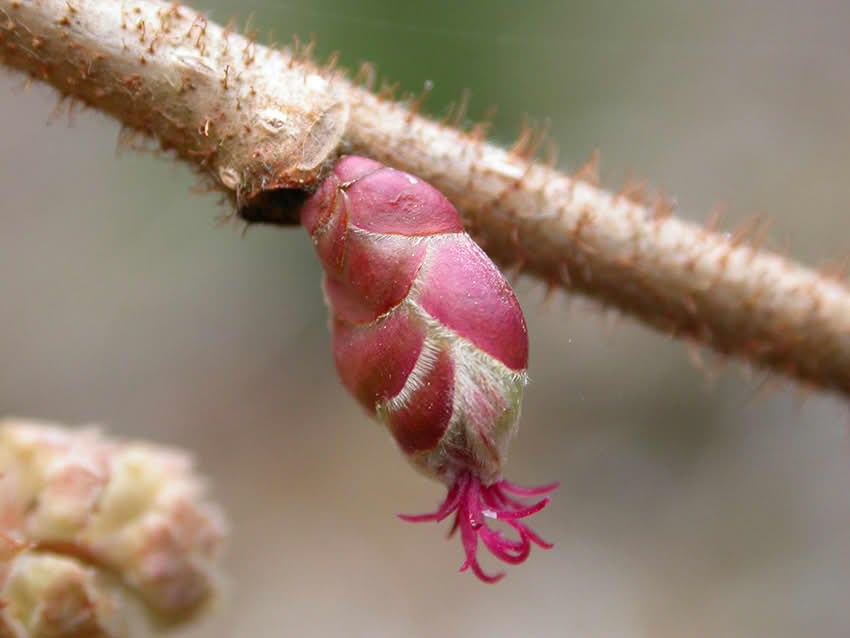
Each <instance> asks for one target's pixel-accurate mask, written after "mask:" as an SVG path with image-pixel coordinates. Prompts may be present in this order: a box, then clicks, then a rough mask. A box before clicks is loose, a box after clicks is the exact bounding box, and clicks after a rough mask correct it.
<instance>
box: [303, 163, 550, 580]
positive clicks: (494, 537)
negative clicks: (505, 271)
mask: <svg viewBox="0 0 850 638" xmlns="http://www.w3.org/2000/svg"><path fill="white" fill-rule="evenodd" d="M301 223H302V225H303V226H304V227H305V228H306V230H307V232H308V234H309V235H310V237H311V239H312V241H313V243H314V246H315V248H316V252H317V254H318V257H319V260H320V261H321V264H322V268H323V270H324V291H325V297H326V300H327V303H328V306H329V308H330V311H331V315H332V318H331V331H332V339H333V353H334V360H335V363H336V367H337V370H338V372H339V375H340V378H341V380H342V383H343V385H345V387H346V388H347V389H348V390H349V391H350V392H351V393H352V394H353V395H354V397H355V398H356V399H357V400H358V401H359V402H360V404H361V405H362V406H363V407H364V408H365V409H366V410H367V411H368V412H369V413H370V414H372V415H373V416H375V417H376V418H377V419H378V420H380V421H382V422H383V423H384V424H386V426H387V427H388V429H389V430H390V432H391V433H392V435H393V437H394V438H395V440H396V442H397V443H398V446H399V448H400V449H401V450H402V452H404V453H405V455H406V456H407V457H408V459H410V461H411V462H412V463H413V464H414V465H415V466H416V467H417V468H418V469H420V470H422V471H423V472H425V473H426V474H428V475H430V476H432V477H434V478H436V479H438V480H440V481H442V482H444V483H445V484H446V485H447V486H448V487H449V495H448V497H447V499H446V502H444V504H443V506H442V507H441V508H440V510H438V512H437V513H435V515H432V516H426V517H406V518H407V519H408V520H439V519H441V518H445V517H446V516H448V515H449V514H451V513H452V512H457V515H456V519H455V527H456V528H457V527H459V528H460V530H461V536H462V540H463V544H464V548H465V551H466V554H467V561H466V563H465V564H464V567H463V568H462V569H466V568H472V570H473V571H474V572H475V573H476V574H477V575H478V576H479V578H482V579H483V580H487V581H492V580H497V579H498V577H499V576H488V575H487V574H485V573H484V572H483V571H482V570H481V568H480V567H479V566H478V563H477V561H476V559H475V547H476V546H477V540H478V538H481V540H483V541H484V543H485V544H486V545H487V547H488V548H489V549H490V551H491V552H492V553H493V554H494V555H496V556H497V557H498V558H501V559H502V560H505V561H506V562H521V561H522V560H524V559H525V557H526V556H527V555H528V550H529V541H531V542H535V543H537V544H539V545H541V546H544V547H547V546H548V545H547V544H546V543H543V542H542V541H540V539H539V538H537V537H536V536H535V535H534V533H533V532H531V531H530V530H529V529H528V528H527V527H526V526H524V525H522V524H520V523H518V522H517V519H518V518H522V517H524V516H528V515H530V514H533V513H534V512H536V511H538V510H539V509H541V508H542V507H543V506H545V504H546V503H547V502H548V500H547V499H544V500H542V501H540V502H538V503H537V504H535V505H534V506H532V507H530V508H528V507H525V506H524V505H522V504H521V503H518V502H516V501H514V500H512V498H511V497H509V496H508V493H512V494H515V495H516V494H518V495H521V496H534V495H537V494H542V493H545V492H546V491H549V490H550V489H554V488H553V487H552V486H548V487H547V488H541V489H539V490H524V489H523V488H518V487H516V486H513V485H511V484H510V483H507V482H506V481H503V480H502V470H503V467H504V464H505V462H506V457H507V449H508V444H509V443H510V440H511V438H512V437H513V436H514V434H515V433H516V428H517V422H518V419H519V414H520V407H521V402H522V395H523V390H524V387H525V384H526V382H527V375H526V368H527V365H528V335H527V330H526V325H525V320H524V318H523V315H522V310H521V309H520V306H519V303H518V302H517V300H516V297H515V296H514V294H513V291H512V290H511V288H510V286H509V285H508V283H507V281H505V279H504V277H503V276H502V274H501V273H500V272H499V270H498V269H497V268H496V266H495V265H494V264H493V263H492V261H490V259H489V258H488V257H487V256H486V255H485V254H484V252H483V251H482V250H481V249H480V248H479V247H478V245H477V244H475V242H473V241H472V239H471V238H470V237H469V235H467V234H466V233H465V232H464V230H463V225H462V223H461V221H460V217H459V215H458V213H457V211H456V210H455V208H454V207H453V206H452V205H451V203H450V202H449V201H448V200H447V199H446V198H445V197H444V196H443V195H442V194H441V193H440V192H439V191H437V190H436V189H435V188H433V187H432V186H430V185H429V184H427V183H426V182H424V181H422V180H420V179H418V178H416V177H414V176H412V175H409V174H407V173H403V172H401V171H396V170H393V169H391V168H388V167H386V166H383V165H381V164H379V163H378V162H374V161H372V160H368V159H365V158H362V157H346V158H343V159H341V160H340V161H338V162H337V163H336V165H335V166H334V169H333V171H332V173H331V174H330V175H329V176H328V177H327V178H326V179H325V181H324V182H323V183H322V185H321V186H320V188H319V189H318V190H317V191H316V193H314V194H313V195H312V196H311V197H310V198H309V199H308V200H307V201H306V202H305V204H304V206H303V208H302V211H301ZM511 489H513V490H515V491H511ZM438 515H439V516H438ZM482 516H489V517H491V518H502V519H503V520H510V521H511V522H510V523H509V525H511V527H514V529H516V530H517V531H518V532H519V534H520V540H519V541H511V540H508V539H505V538H504V537H503V536H502V535H501V533H497V532H493V531H492V530H490V529H489V528H487V527H486V525H483V519H482Z"/></svg>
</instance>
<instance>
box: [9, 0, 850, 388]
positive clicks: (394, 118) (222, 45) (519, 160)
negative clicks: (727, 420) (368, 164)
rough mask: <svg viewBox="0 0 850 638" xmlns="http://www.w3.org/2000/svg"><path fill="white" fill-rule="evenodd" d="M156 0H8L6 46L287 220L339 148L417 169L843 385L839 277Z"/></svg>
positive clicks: (517, 260) (788, 362) (706, 324)
mask: <svg viewBox="0 0 850 638" xmlns="http://www.w3.org/2000/svg"><path fill="white" fill-rule="evenodd" d="M308 57H309V56H308V55H306V54H305V53H304V52H303V51H299V50H297V47H296V48H295V50H293V49H291V48H286V49H283V50H279V51H278V50H272V49H269V48H266V47H264V46H261V45H259V44H257V43H255V42H254V41H252V40H251V39H250V38H246V37H244V36H242V35H239V34H236V33H232V32H231V31H230V29H228V28H224V27H221V26H219V25H215V24H213V23H211V22H208V21H207V20H206V18H204V17H203V16H202V15H201V14H198V13H197V12H195V11H193V10H191V9H189V8H187V7H177V6H176V5H170V4H164V3H161V2H155V1H151V0H133V1H128V2H121V3H117V2H111V1H110V0H69V1H67V2H66V1H65V0H29V1H28V2H24V1H23V0H0V61H2V62H3V63H4V64H5V65H7V66H8V67H11V68H14V69H18V70H21V71H23V72H26V73H29V74H30V75H31V76H32V77H34V78H35V79H38V80H41V81H44V82H47V83H49V84H51V85H53V86H54V87H56V88H57V89H58V90H59V91H60V92H61V93H62V94H63V95H66V96H69V97H71V98H73V99H76V100H79V101H81V102H83V103H85V104H87V105H88V106H90V107H93V108H96V109H98V110H101V111H103V112H106V113H109V114H111V115H113V116H114V117H116V118H117V119H119V120H120V121H121V122H122V124H123V125H124V126H126V127H128V128H129V129H133V130H137V131H141V132H143V133H145V134H147V135H150V136H152V137H154V138H155V139H157V140H158V141H159V143H160V144H161V145H162V146H163V147H164V148H167V149H173V150H174V151H175V152H176V153H177V155H178V156H179V157H181V158H182V159H184V160H186V161H187V162H189V163H191V164H192V165H193V166H195V167H196V168H197V169H198V170H200V171H201V172H202V173H203V174H204V175H206V176H208V177H209V179H210V180H211V182H212V184H213V185H214V186H215V187H216V188H217V189H219V190H221V191H223V192H225V193H227V194H228V195H229V196H230V197H231V199H232V200H233V202H234V205H235V206H236V208H237V211H238V212H239V214H240V215H241V216H242V217H244V218H245V219H246V220H249V221H267V222H273V223H292V222H293V221H294V220H295V219H297V203H298V201H299V193H303V192H305V191H306V190H309V189H310V188H311V187H314V186H315V185H316V184H317V183H318V182H319V181H320V180H321V178H322V175H323V172H324V171H326V170H327V168H328V167H329V166H330V165H331V163H332V162H333V160H334V159H335V158H336V157H337V156H338V155H339V154H340V153H357V154H360V155H364V156H367V157H370V158H373V159H376V160H378V161H381V162H383V163H385V164H387V165H390V166H393V167H395V168H399V169H402V170H405V171H408V172H410V173H414V174H416V175H418V176H420V177H422V178H423V179H426V180H428V181H429V182H431V183H432V184H433V185H434V186H436V187H437V188H439V189H440V190H441V191H442V192H443V193H444V194H445V195H446V196H447V197H448V198H449V199H450V200H452V202H453V203H454V204H455V205H456V206H457V207H458V208H459V209H460V211H461V213H462V215H463V216H464V220H465V222H466V223H467V225H468V228H469V230H470V232H471V233H472V234H473V235H474V236H475V237H476V239H477V240H478V241H479V242H480V243H481V244H482V246H483V247H484V248H485V250H486V251H487V252H488V253H489V254H490V255H491V257H493V258H494V259H495V260H496V261H498V262H499V263H501V264H502V265H506V266H513V267H516V268H518V269H519V270H520V271H521V272H524V273H527V274H529V275H532V276H535V277H537V278H539V279H541V280H543V281H545V282H547V283H548V284H550V285H553V286H557V287H560V288H563V289H565V290H567V291H570V292H580V293H583V294H586V295H588V296H590V297H593V298H595V299H597V300H598V301H600V302H602V303H603V304H606V305H609V306H613V307H616V308H618V309H620V310H621V311H623V312H624V313H626V314H629V315H632V316H634V317H636V318H638V319H640V320H642V321H644V322H645V323H647V324H649V325H651V326H653V327H655V328H656V329H658V330H661V331H662V332H665V333H668V334H672V335H674V336H677V337H682V338H687V339H691V340H694V341H696V342H698V343H701V344H703V345H706V346H708V347H710V348H712V349H714V350H715V351H716V352H718V353H721V354H722V355H731V356H735V357H740V358H743V359H745V360H747V361H749V362H751V363H753V364H755V365H759V366H763V367H765V368H767V369H769V370H772V371H773V372H778V373H781V374H785V375H788V376H791V377H793V378H796V379H798V380H801V381H803V382H806V383H809V384H812V385H816V386H819V387H821V388H825V389H832V390H838V391H840V392H843V393H845V394H850V290H848V288H847V287H846V286H845V285H844V284H843V283H842V282H840V281H838V280H837V279H833V278H830V277H828V276H827V275H825V274H823V273H818V272H816V271H813V270H810V269H807V268H805V267H803V266H801V265H798V264H796V263H794V262H793V261H790V260H788V259H786V258H784V257H782V256H780V255H778V254H775V253H770V252H767V251H762V250H760V249H759V248H758V247H757V246H756V245H754V244H753V243H749V242H747V241H744V240H743V239H742V238H741V237H733V236H730V235H729V234H719V233H715V232H713V231H712V230H710V229H708V228H702V227H699V226H696V225H694V224H690V223H687V222H684V221H681V220H678V219H676V218H674V217H671V216H670V215H668V214H659V212H662V213H664V212H665V211H663V210H662V211H659V210H658V209H655V210H653V209H651V208H648V207H647V206H644V205H642V204H640V203H636V202H634V201H632V200H631V199H629V198H628V197H626V196H625V195H622V194H621V195H616V194H613V193H610V192H607V191H605V190H603V189H600V188H598V187H597V186H595V185H594V184H593V183H592V182H591V181H589V180H586V179H582V178H581V177H580V176H575V177H569V176H567V175H564V174H562V173H560V172H558V171H557V170H555V169H554V168H552V167H549V166H546V165H543V164H541V163H537V162H535V161H533V160H532V159H531V157H530V156H531V154H532V153H531V152H529V146H533V145H530V144H527V143H526V144H521V145H519V147H518V148H515V149H514V150H513V151H507V150H504V149H501V148H498V147H496V146H493V145H491V144H488V143H486V142H485V141H484V140H483V139H482V138H483V135H482V134H481V131H480V130H478V129H474V130H473V131H470V132H464V131H459V130H457V129H455V128H453V127H451V126H446V125H444V124H440V123H437V122H434V121H431V120H428V119H426V118H424V117H421V116H419V115H417V114H416V112H415V110H416V109H415V107H412V105H411V104H403V103H398V102H395V101H393V100H392V99H389V98H387V97H385V96H381V95H375V94H373V93H372V92H371V91H370V90H368V88H363V87H359V86H357V85H356V84H355V83H354V82H352V81H351V80H350V79H348V78H346V77H345V76H344V74H342V73H340V72H338V71H334V70H333V69H331V68H324V69H321V68H319V67H317V66H316V65H315V64H313V63H312V62H311V61H310V60H309V59H308Z"/></svg>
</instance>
